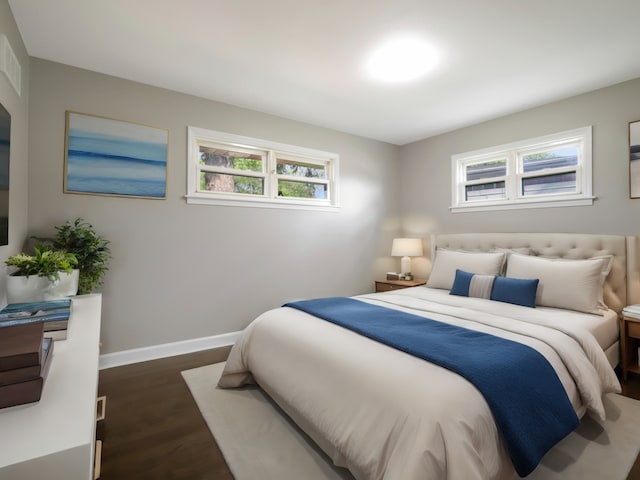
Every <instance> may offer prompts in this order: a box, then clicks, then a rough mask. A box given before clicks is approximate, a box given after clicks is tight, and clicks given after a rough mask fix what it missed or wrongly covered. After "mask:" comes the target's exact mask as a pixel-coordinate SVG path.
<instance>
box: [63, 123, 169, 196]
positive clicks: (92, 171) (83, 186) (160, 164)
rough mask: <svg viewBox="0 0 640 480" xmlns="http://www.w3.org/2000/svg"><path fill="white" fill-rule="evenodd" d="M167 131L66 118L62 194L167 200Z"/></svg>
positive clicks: (129, 124) (143, 126) (128, 124)
mask: <svg viewBox="0 0 640 480" xmlns="http://www.w3.org/2000/svg"><path fill="white" fill-rule="evenodd" d="M168 147H169V130H167V129H163V128H156V127H149V126H146V125H141V124H137V123H130V122H125V121H121V120H114V119H111V118H104V117H98V116H95V115H87V114H84V113H77V112H69V111H68V112H66V138H65V164H64V193H85V194H91V195H116V196H125V197H137V198H153V199H164V198H166V196H167V155H168Z"/></svg>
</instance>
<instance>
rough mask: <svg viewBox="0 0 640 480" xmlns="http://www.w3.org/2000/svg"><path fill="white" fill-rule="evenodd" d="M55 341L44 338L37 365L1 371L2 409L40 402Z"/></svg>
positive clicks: (0, 406) (0, 396)
mask: <svg viewBox="0 0 640 480" xmlns="http://www.w3.org/2000/svg"><path fill="white" fill-rule="evenodd" d="M54 343H55V342H54V341H53V340H51V339H50V338H43V339H42V340H41V347H40V361H39V362H38V364H36V365H31V366H29V367H22V368H17V369H13V370H4V371H0V408H6V407H13V406H15V405H23V404H25V403H33V402H37V401H39V400H40V397H41V396H42V387H43V386H44V382H45V379H46V378H47V374H48V373H49V366H50V365H51V358H52V357H53V345H54Z"/></svg>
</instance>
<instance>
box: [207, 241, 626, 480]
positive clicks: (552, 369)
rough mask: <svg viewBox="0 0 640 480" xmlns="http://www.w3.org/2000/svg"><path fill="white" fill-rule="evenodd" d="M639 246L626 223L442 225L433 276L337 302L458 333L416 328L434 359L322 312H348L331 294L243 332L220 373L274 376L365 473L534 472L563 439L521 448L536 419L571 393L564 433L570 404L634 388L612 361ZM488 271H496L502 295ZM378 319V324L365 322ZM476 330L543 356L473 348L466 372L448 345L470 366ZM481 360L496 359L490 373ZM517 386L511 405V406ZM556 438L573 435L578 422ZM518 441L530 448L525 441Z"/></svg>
mask: <svg viewBox="0 0 640 480" xmlns="http://www.w3.org/2000/svg"><path fill="white" fill-rule="evenodd" d="M635 243H636V239H635V237H623V236H614V235H584V234H581V235H571V234H452V235H438V236H433V237H432V238H431V249H432V258H433V259H434V261H433V269H432V273H431V276H430V278H429V283H428V284H427V286H426V287H415V288H409V289H404V290H397V291H391V292H385V293H376V294H367V295H360V296H357V297H353V298H350V299H335V301H336V302H338V303H340V302H342V303H343V304H344V305H346V306H349V308H350V306H351V305H353V306H355V307H356V308H357V309H358V310H361V309H365V313H364V314H363V315H364V316H367V315H369V313H371V315H373V314H374V313H375V314H376V315H377V314H378V313H380V315H384V314H385V312H387V313H389V315H390V317H389V318H391V319H392V320H389V321H388V322H387V323H386V324H385V323H384V318H386V317H381V318H382V320H381V324H380V325H381V328H382V329H383V330H384V329H387V330H393V332H392V333H391V335H392V336H394V335H396V333H397V330H399V329H400V327H399V326H397V325H400V323H402V322H404V321H405V320H406V321H407V322H409V323H412V324H416V325H417V326H418V328H422V323H421V322H423V323H424V324H425V325H426V324H428V323H429V324H430V323H433V326H434V327H437V328H440V329H445V330H451V331H452V332H453V334H454V335H457V336H454V337H453V338H454V340H451V341H450V343H447V342H449V340H442V339H441V337H434V338H437V340H435V341H436V342H437V345H436V344H432V346H431V347H429V348H427V347H425V345H429V344H428V342H429V341H434V340H431V337H428V338H426V339H424V340H423V339H422V338H420V339H419V341H416V338H417V337H414V336H413V335H414V333H413V331H412V332H411V333H408V334H407V336H408V337H409V338H408V340H407V341H408V342H409V343H411V342H412V340H413V343H414V344H416V345H418V347H417V348H422V347H425V348H423V349H424V350H426V351H427V352H426V355H435V357H434V358H431V357H430V358H428V359H426V361H425V358H420V357H419V356H415V355H414V354H413V351H412V350H411V349H408V348H405V346H404V344H402V345H396V347H397V348H392V347H391V346H389V345H387V344H385V343H382V342H381V340H380V339H378V338H377V337H376V336H374V335H371V334H370V332H366V331H365V332H364V333H363V332H362V331H360V330H358V329H357V328H355V330H352V328H354V327H352V326H350V325H348V328H345V324H341V323H339V322H340V321H342V320H337V319H335V318H324V312H325V311H329V312H331V315H334V314H335V315H337V316H341V315H343V312H342V311H341V308H342V307H340V308H336V307H335V304H333V303H332V304H331V305H330V306H328V307H326V308H328V310H321V311H320V310H313V309H312V310H308V308H320V307H321V306H320V307H319V306H318V305H319V304H318V303H317V302H316V303H313V301H310V302H296V303H292V304H288V306H285V307H281V308H277V309H274V310H270V311H268V312H265V313H264V314H262V315H260V316H259V317H258V318H256V319H255V320H254V321H253V322H252V323H251V324H250V325H249V326H248V327H247V328H246V329H245V331H244V332H243V334H242V335H241V337H240V339H239V340H238V342H236V344H235V345H234V347H233V348H232V350H231V352H230V355H229V358H228V360H227V364H226V366H225V370H224V372H223V374H222V377H221V378H220V381H219V385H220V386H221V387H224V388H232V387H238V386H241V385H244V384H247V383H257V384H258V385H260V387H262V389H263V390H264V391H265V392H266V393H267V394H268V395H269V396H270V397H271V398H272V399H273V400H274V401H275V402H276V403H277V404H278V405H279V406H280V407H281V408H282V409H283V411H284V412H286V413H287V415H289V416H290V417H291V418H292V419H293V421H294V422H295V423H296V424H297V425H298V426H299V427H300V428H301V429H302V430H303V431H304V432H306V433H307V434H308V435H309V437H310V438H311V439H312V440H313V441H314V442H316V443H317V444H318V446H319V447H320V448H321V449H322V450H323V451H324V452H325V453H326V454H327V455H328V456H329V457H330V458H331V460H332V461H333V462H334V463H335V464H336V465H338V466H342V467H346V468H348V469H349V470H350V472H351V473H352V474H353V476H354V477H355V478H356V479H403V480H411V479H431V478H433V479H436V478H437V479H451V480H457V479H465V480H466V479H512V478H517V477H518V475H520V476H525V475H526V474H528V473H529V472H530V471H531V469H532V468H534V467H535V464H536V462H537V460H536V459H539V457H540V456H541V455H542V454H544V452H545V451H546V449H548V448H549V447H548V446H545V445H546V444H543V446H542V447H540V448H542V449H543V450H542V451H538V452H537V453H536V454H534V456H533V457H531V458H527V459H526V460H525V461H523V460H522V457H521V455H520V453H519V451H518V450H517V448H524V449H525V450H526V449H527V448H528V446H527V444H528V442H531V443H535V442H536V441H537V438H538V435H539V433H538V432H537V431H534V430H536V429H537V428H538V427H537V425H536V424H537V423H540V424H543V423H545V420H543V417H546V416H548V415H547V413H548V411H554V412H555V410H554V408H555V406H556V404H557V405H558V409H561V406H563V405H564V404H565V403H566V404H567V405H568V408H567V407H566V406H564V407H562V408H564V413H562V415H563V417H562V419H559V417H555V416H553V417H551V418H550V419H549V420H548V422H547V423H549V424H550V425H551V428H555V427H554V426H555V425H563V422H564V424H566V426H565V427H563V428H565V430H566V429H567V428H569V429H571V428H575V424H572V423H571V422H572V421H573V420H571V421H570V420H569V419H568V417H570V416H574V417H575V421H578V419H579V418H581V417H582V416H583V415H585V414H589V415H595V416H596V417H600V418H601V417H602V416H603V415H604V408H603V405H602V395H603V394H604V393H608V392H618V391H619V390H620V384H619V382H618V379H617V377H616V375H615V373H614V371H613V367H614V366H615V365H616V364H617V363H618V357H619V343H618V337H619V334H618V325H619V323H618V315H617V314H618V312H619V311H620V310H621V309H622V307H623V306H625V305H626V304H627V302H628V301H629V300H633V299H635V297H634V295H635V291H634V289H630V288H629V284H635V280H636V279H637V268H636V266H635V254H634V252H635ZM534 275H535V276H537V277H538V278H533V277H534ZM486 282H493V283H491V288H490V289H489V290H490V296H489V297H487V288H486V285H487V283H486ZM534 285H535V286H534ZM452 293H455V294H452ZM494 293H495V298H494ZM324 300H325V299H322V302H320V303H322V304H324V303H323V302H324ZM327 300H328V301H331V302H333V301H334V300H333V299H327ZM531 302H533V303H532V304H531V305H530V306H525V305H528V303H531ZM533 304H535V308H531V306H532V305H533ZM322 308H325V307H322ZM346 309H348V308H346ZM366 309H373V310H366ZM310 312H311V313H310ZM312 313H313V314H312ZM331 315H329V317H330V316H331ZM319 317H322V318H319ZM371 318H373V316H372V317H371ZM346 321H348V322H350V321H351V320H350V319H347V320H346ZM354 321H355V319H354ZM360 321H361V320H358V322H360ZM336 322H337V323H338V324H336ZM396 322H398V323H396ZM369 323H373V322H369ZM389 324H392V325H393V328H391V329H389V328H388V326H389ZM358 325H360V324H358ZM364 325H365V326H364V327H363V328H369V325H368V324H367V320H366V319H365V322H364ZM425 329H426V327H425ZM470 332H471V333H470ZM420 335H422V333H420ZM427 335H431V334H427ZM463 337H464V340H462V342H476V341H478V342H479V343H482V342H481V341H480V340H482V341H484V340H485V339H488V341H490V342H492V341H496V342H501V343H499V345H503V344H504V345H506V346H508V348H512V347H513V346H516V347H515V348H517V349H519V350H518V351H520V350H522V351H524V353H526V355H534V357H530V356H527V357H521V358H522V359H524V358H526V359H530V358H531V359H532V362H531V363H529V360H518V361H511V362H510V361H507V362H503V363H507V364H509V363H511V364H512V367H513V368H507V366H504V368H503V366H502V364H498V365H500V366H498V367H496V365H497V364H496V363H490V365H491V367H483V366H482V365H481V364H482V363H483V362H482V361H480V362H478V361H476V360H473V362H471V363H472V364H473V365H471V367H470V368H471V369H472V370H474V372H475V373H473V374H468V373H467V372H463V371H459V370H457V368H458V366H457V365H454V366H449V365H446V367H447V368H444V366H443V363H445V364H446V363H447V362H449V359H450V358H459V359H460V360H462V361H463V363H464V361H465V359H467V360H468V358H472V357H471V355H472V352H474V351H475V344H467V343H460V342H461V338H463ZM466 337H469V338H466ZM476 339H479V340H476ZM496 339H497V340H496ZM425 342H426V343H425ZM491 345H492V346H491V347H490V348H491V349H494V348H497V347H494V346H493V345H494V344H493V343H492V344H491ZM432 347H437V348H432ZM500 348H501V347H500ZM403 350H404V351H403ZM407 351H411V352H412V354H408V353H405V352H407ZM498 351H500V350H495V351H493V350H491V351H489V353H488V354H486V353H482V352H480V353H473V354H475V355H480V357H477V358H483V356H487V357H492V358H493V357H496V358H497V360H496V361H498V360H500V358H501V355H502V354H498V353H495V352H498ZM438 352H440V353H438ZM491 352H494V353H491ZM532 352H533V353H532ZM438 355H440V357H438ZM509 355H510V354H509ZM473 358H476V357H473ZM504 358H507V357H504ZM509 358H510V357H509ZM514 358H515V357H514ZM518 358H520V357H518ZM541 359H542V360H541ZM533 360H535V362H534V361H533ZM492 361H493V360H492ZM536 362H542V363H541V364H540V365H539V364H538V363H536ZM467 363H469V362H468V361H467ZM488 365H489V364H488ZM534 365H536V366H535V368H534ZM542 366H544V367H545V368H539V367H542ZM465 368H467V367H465ZM482 368H490V371H489V372H484V373H483V372H482ZM503 369H504V370H505V372H507V371H509V373H508V374H507V376H506V377H505V380H504V382H506V383H504V384H499V383H497V384H493V383H492V384H491V385H492V386H489V387H487V385H483V384H482V383H476V382H478V379H477V377H478V376H479V377H482V378H483V379H484V380H482V381H486V379H487V378H488V379H490V381H492V382H493V381H494V377H496V378H497V377H499V376H500V375H498V374H496V372H498V371H501V370H503ZM532 369H533V370H532ZM474 375H475V376H474ZM500 381H502V380H500ZM537 382H540V384H542V383H545V382H549V383H550V384H552V385H554V386H553V388H555V389H556V390H554V395H557V393H558V392H557V390H558V388H559V389H560V390H561V395H560V396H561V397H562V398H561V399H560V398H559V397H557V396H554V397H549V398H553V399H554V400H553V401H545V400H544V398H545V397H536V396H535V395H538V390H540V392H542V393H540V395H543V394H544V395H546V394H547V393H546V392H547V390H545V389H546V388H547V387H544V388H542V387H538V383H537ZM495 385H499V386H497V387H496V386H495ZM558 385H559V387H558ZM505 386H506V388H505ZM549 388H551V387H549ZM523 389H524V390H525V392H524V395H523V396H525V397H530V398H529V400H528V402H529V403H527V399H524V400H523V402H524V403H522V404H521V405H520V404H516V403H511V398H512V396H513V395H515V393H513V392H512V390H513V391H514V392H516V393H517V391H518V390H523ZM481 392H483V393H481ZM526 392H532V393H531V395H527V394H526ZM534 394H535V395H534ZM503 395H504V398H508V399H509V403H508V404H507V405H502V406H500V405H497V404H499V403H500V402H501V398H502V396H503ZM534 398H535V399H536V400H535V402H536V403H532V399H534ZM540 399H542V400H540ZM502 403H505V402H504V400H502ZM498 407H500V408H502V409H503V410H497V408H498ZM567 409H568V410H570V412H567V411H566V410H567ZM504 410H507V411H510V412H507V413H509V414H511V415H512V416H514V417H517V418H520V419H524V420H523V421H524V422H525V423H526V422H527V421H529V424H526V425H523V426H521V427H518V428H531V432H529V431H523V430H513V431H512V429H511V427H510V425H509V424H508V423H507V424H505V420H504V417H505V414H504ZM554 415H556V414H555V413H554ZM558 415H560V414H558ZM565 416H566V417H567V420H566V422H565V420H564V418H565ZM558 428H559V427H558ZM544 435H546V433H544ZM554 435H556V436H558V435H559V437H558V438H557V440H559V439H560V438H562V436H563V435H566V433H564V431H563V432H560V431H557V432H555V433H554ZM557 440H553V441H557ZM544 441H545V442H547V443H548V442H549V440H548V439H545V440H544ZM514 442H515V443H518V442H520V445H516V447H517V448H516V447H514ZM538 450H539V448H538ZM535 455H537V456H535ZM532 462H533V463H532Z"/></svg>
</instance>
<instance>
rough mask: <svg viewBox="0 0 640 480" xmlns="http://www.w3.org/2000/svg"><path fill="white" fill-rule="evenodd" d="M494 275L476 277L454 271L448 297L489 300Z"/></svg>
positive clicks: (471, 274)
mask: <svg viewBox="0 0 640 480" xmlns="http://www.w3.org/2000/svg"><path fill="white" fill-rule="evenodd" d="M495 278H496V277H495V275H478V274H473V273H469V272H465V271H464V270H456V278H455V279H454V281H453V285H452V287H451V290H450V291H449V294H450V295H460V296H463V297H477V298H487V299H488V298H490V297H491V291H492V289H493V282H494V280H495Z"/></svg>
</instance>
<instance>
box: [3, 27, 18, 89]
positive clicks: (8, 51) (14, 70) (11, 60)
mask: <svg viewBox="0 0 640 480" xmlns="http://www.w3.org/2000/svg"><path fill="white" fill-rule="evenodd" d="M0 70H2V72H3V73H4V74H5V75H6V76H7V78H8V79H9V82H10V83H11V85H13V88H15V90H16V92H18V96H19V95H20V81H21V78H22V68H21V67H20V63H18V59H17V58H16V55H15V53H13V49H12V48H11V44H10V43H9V40H8V39H7V36H6V35H4V34H3V33H0Z"/></svg>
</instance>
